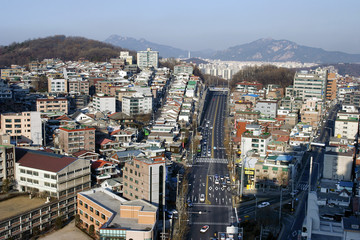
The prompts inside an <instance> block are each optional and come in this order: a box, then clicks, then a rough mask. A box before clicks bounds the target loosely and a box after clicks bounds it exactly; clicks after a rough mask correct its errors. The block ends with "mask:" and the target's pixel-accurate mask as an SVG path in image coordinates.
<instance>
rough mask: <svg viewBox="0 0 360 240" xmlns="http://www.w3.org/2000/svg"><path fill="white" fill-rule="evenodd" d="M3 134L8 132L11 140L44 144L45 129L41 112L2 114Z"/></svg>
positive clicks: (1, 130)
mask: <svg viewBox="0 0 360 240" xmlns="http://www.w3.org/2000/svg"><path fill="white" fill-rule="evenodd" d="M0 121H1V129H0V132H1V134H8V135H10V137H11V141H12V142H13V143H15V142H27V143H29V144H33V145H42V140H43V131H42V125H41V117H40V113H39V112H21V113H3V114H1V120H0Z"/></svg>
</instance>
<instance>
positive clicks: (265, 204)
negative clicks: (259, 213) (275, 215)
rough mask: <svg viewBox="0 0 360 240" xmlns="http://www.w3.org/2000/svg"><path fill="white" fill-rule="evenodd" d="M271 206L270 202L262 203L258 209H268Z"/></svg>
mask: <svg viewBox="0 0 360 240" xmlns="http://www.w3.org/2000/svg"><path fill="white" fill-rule="evenodd" d="M269 205H270V203H269V202H262V203H260V204H259V205H258V208H264V207H267V206H269Z"/></svg>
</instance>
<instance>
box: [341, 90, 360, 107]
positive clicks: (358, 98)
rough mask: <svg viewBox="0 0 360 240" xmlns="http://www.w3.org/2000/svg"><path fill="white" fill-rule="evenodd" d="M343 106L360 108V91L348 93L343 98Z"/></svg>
mask: <svg viewBox="0 0 360 240" xmlns="http://www.w3.org/2000/svg"><path fill="white" fill-rule="evenodd" d="M343 103H344V104H351V105H355V106H356V107H357V108H360V91H355V92H351V93H348V94H346V95H345V96H344V102H343Z"/></svg>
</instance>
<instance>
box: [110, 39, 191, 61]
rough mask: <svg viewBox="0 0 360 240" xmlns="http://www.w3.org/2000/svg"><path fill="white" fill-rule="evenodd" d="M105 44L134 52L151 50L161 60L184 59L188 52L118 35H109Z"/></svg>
mask: <svg viewBox="0 0 360 240" xmlns="http://www.w3.org/2000/svg"><path fill="white" fill-rule="evenodd" d="M104 42H106V43H110V44H112V45H115V46H121V47H124V48H128V49H132V50H135V51H144V50H146V49H147V48H151V49H152V50H154V51H158V52H159V56H160V57H163V58H170V57H173V58H185V57H187V56H188V51H186V50H182V49H180V48H174V47H170V46H167V45H161V44H157V43H153V42H149V41H147V40H145V39H143V38H142V39H139V40H138V39H135V38H132V37H122V36H119V35H111V36H110V37H108V38H107V39H105V41H104Z"/></svg>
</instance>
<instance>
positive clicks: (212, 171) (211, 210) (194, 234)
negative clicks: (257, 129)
mask: <svg viewBox="0 0 360 240" xmlns="http://www.w3.org/2000/svg"><path fill="white" fill-rule="evenodd" d="M209 94H210V96H209V98H208V100H207V102H206V103H205V104H206V105H205V108H204V111H205V117H204V119H203V122H202V123H201V126H202V135H203V140H202V151H201V156H199V157H197V158H196V160H195V162H194V164H193V166H192V169H191V174H190V177H189V194H188V200H189V201H191V202H192V203H193V207H191V208H188V211H189V216H190V219H189V225H190V231H189V235H188V239H194V240H195V239H196V240H200V239H209V238H210V237H212V236H214V233H218V232H225V231H226V227H227V226H230V225H231V224H232V223H233V222H235V219H236V218H235V213H234V211H233V207H232V197H231V187H230V185H229V184H228V183H227V182H226V175H228V174H229V171H228V168H227V163H228V161H227V159H226V153H225V148H224V121H225V117H226V104H227V93H226V92H209ZM215 176H218V181H216V180H215V179H216V177H215ZM202 196H203V198H202ZM184 224H186V223H184ZM204 225H209V230H208V231H207V232H206V233H200V229H201V227H202V226H204Z"/></svg>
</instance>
